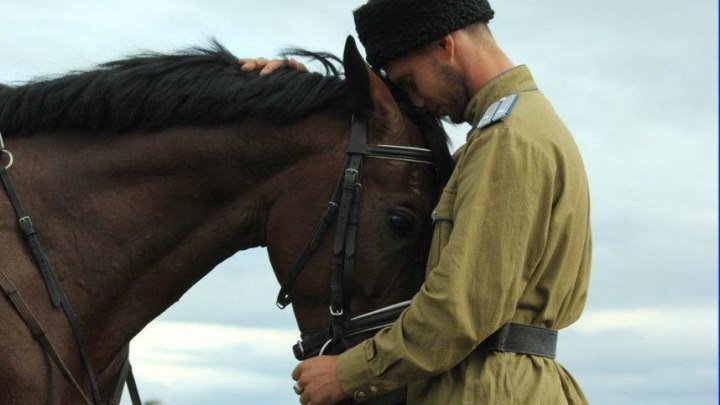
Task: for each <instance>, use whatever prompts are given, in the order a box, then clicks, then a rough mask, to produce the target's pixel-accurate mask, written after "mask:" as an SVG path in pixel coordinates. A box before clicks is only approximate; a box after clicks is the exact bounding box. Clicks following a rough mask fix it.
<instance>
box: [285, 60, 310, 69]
mask: <svg viewBox="0 0 720 405" xmlns="http://www.w3.org/2000/svg"><path fill="white" fill-rule="evenodd" d="M288 66H289V67H290V69H292V70H298V71H301V72H307V67H305V65H303V64H302V63H300V62H298V61H297V60H295V59H293V58H290V59H289V60H288Z"/></svg>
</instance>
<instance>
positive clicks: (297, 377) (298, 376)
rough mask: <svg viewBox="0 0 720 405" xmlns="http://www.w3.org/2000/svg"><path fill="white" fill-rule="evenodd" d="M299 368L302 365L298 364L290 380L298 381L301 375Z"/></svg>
mask: <svg viewBox="0 0 720 405" xmlns="http://www.w3.org/2000/svg"><path fill="white" fill-rule="evenodd" d="M300 367H302V363H300V364H298V365H297V366H296V367H295V369H294V370H293V372H292V379H293V380H295V381H297V380H299V379H300V374H302V370H301V369H300Z"/></svg>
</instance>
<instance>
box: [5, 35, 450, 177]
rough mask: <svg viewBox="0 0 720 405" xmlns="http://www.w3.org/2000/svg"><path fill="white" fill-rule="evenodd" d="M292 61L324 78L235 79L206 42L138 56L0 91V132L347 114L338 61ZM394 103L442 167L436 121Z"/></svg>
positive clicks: (225, 58)
mask: <svg viewBox="0 0 720 405" xmlns="http://www.w3.org/2000/svg"><path fill="white" fill-rule="evenodd" d="M293 54H298V55H301V56H306V57H310V58H313V59H315V60H317V61H319V62H320V63H322V65H323V66H324V68H325V70H326V72H325V74H320V73H308V72H298V71H293V70H290V69H285V70H282V71H279V72H276V73H274V74H272V75H269V76H266V77H263V79H262V80H258V73H257V72H241V71H240V69H239V65H238V58H237V57H236V56H235V55H233V54H232V53H230V52H229V51H228V50H227V49H225V47H223V46H222V45H221V44H220V43H218V42H216V41H212V43H211V45H210V46H209V47H206V48H202V47H195V48H191V49H188V50H186V51H181V52H179V53H175V54H169V55H168V54H159V53H146V54H141V55H137V56H134V57H130V58H127V59H122V60H117V61H113V62H108V63H105V64H103V65H100V66H99V67H98V68H97V69H95V70H90V71H85V72H73V73H70V74H68V75H65V76H61V77H57V78H52V79H40V80H36V81H32V82H29V83H27V84H24V85H21V86H18V87H11V86H7V85H2V84H0V131H1V132H2V133H4V134H6V135H9V136H11V137H12V136H17V135H29V134H33V133H38V132H59V131H76V132H83V133H87V134H88V135H90V134H113V133H115V134H117V133H122V132H128V131H131V130H132V131H156V130H162V129H166V128H170V127H175V126H183V125H220V124H228V123H232V122H237V121H238V120H239V119H241V118H243V117H248V116H254V117H261V118H265V119H268V120H272V121H273V122H280V123H289V122H292V121H295V120H298V119H301V118H304V117H306V116H307V115H308V114H310V113H312V112H315V111H318V110H320V109H323V108H328V107H334V108H341V109H345V110H347V109H348V107H347V102H346V95H347V89H346V86H345V82H344V80H343V77H342V74H341V73H340V71H339V70H338V69H337V68H336V67H335V64H338V63H339V62H340V61H339V59H338V58H337V57H335V56H332V55H330V54H327V53H316V52H309V51H303V50H295V51H293ZM396 97H397V98H399V99H400V100H399V101H400V103H399V104H400V105H401V106H402V107H403V110H404V112H405V113H406V114H408V115H409V116H410V118H411V119H412V120H413V121H414V122H415V124H416V125H418V126H419V127H420V129H421V130H422V131H423V134H424V135H425V138H426V140H427V142H428V143H429V144H430V146H431V149H433V150H434V151H436V153H437V152H440V153H439V155H438V156H436V159H441V160H442V161H443V163H442V165H443V166H447V165H446V164H445V163H448V162H449V160H448V161H447V162H446V158H445V155H447V156H448V159H449V152H447V135H446V134H445V132H444V130H443V129H442V127H441V125H440V123H439V121H438V120H437V119H434V118H432V117H430V116H428V115H426V114H423V113H420V112H419V111H417V110H416V109H414V108H412V107H410V103H409V102H408V101H407V100H402V99H403V95H402V94H401V93H398V94H396ZM448 174H449V172H448ZM442 177H444V176H442Z"/></svg>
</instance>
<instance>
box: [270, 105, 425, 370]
mask: <svg viewBox="0 0 720 405" xmlns="http://www.w3.org/2000/svg"><path fill="white" fill-rule="evenodd" d="M345 154H346V157H345V164H344V166H343V171H342V173H341V176H340V179H339V180H338V184H337V186H336V188H335V191H334V193H333V197H332V199H331V200H330V202H329V203H328V205H327V207H326V208H325V211H324V212H323V214H322V217H321V218H320V221H319V222H318V225H317V228H316V229H315V232H314V233H313V235H312V237H311V238H310V241H309V242H308V243H307V245H306V246H305V248H304V249H303V250H302V252H301V253H300V255H299V257H298V259H297V260H296V261H295V264H294V265H293V266H292V268H291V270H290V272H288V274H287V275H286V276H285V279H284V280H283V282H282V284H281V287H280V292H279V293H278V297H277V306H278V307H279V308H280V309H283V308H285V307H286V306H287V305H288V304H290V302H291V297H290V291H291V290H292V288H293V285H294V284H295V281H296V280H297V278H298V276H299V275H300V272H301V271H302V269H303V268H304V267H305V264H306V263H307V261H308V259H309V258H310V256H312V254H313V253H314V252H315V251H316V250H317V248H318V246H319V245H320V242H321V241H322V239H323V237H324V236H325V233H326V232H327V230H328V228H329V226H330V225H331V224H332V223H333V222H334V221H336V222H337V225H336V228H335V235H334V237H333V245H332V246H333V257H332V268H331V274H330V308H329V310H330V320H329V322H328V327H327V328H326V329H322V330H317V331H312V332H303V333H302V335H301V340H299V341H298V342H297V344H295V346H293V353H294V354H295V357H296V358H297V359H298V360H304V359H307V358H309V357H312V356H315V355H322V354H326V353H329V352H330V351H333V352H338V353H339V352H342V351H344V350H345V349H346V348H347V340H348V339H349V338H352V337H356V336H359V335H362V334H365V333H368V332H372V331H375V330H378V329H381V328H383V327H385V326H388V325H390V324H392V323H393V322H394V320H395V319H397V317H398V316H399V315H400V313H401V312H402V311H403V310H404V309H405V308H406V307H407V306H408V305H409V303H410V301H405V302H401V303H397V304H394V305H391V306H389V307H385V308H381V309H378V310H376V311H373V312H370V313H367V314H363V315H359V316H356V317H353V318H350V317H349V315H348V314H349V313H350V311H349V302H350V300H349V291H350V287H351V284H352V280H353V273H354V269H355V245H356V238H357V226H358V219H359V218H358V217H359V208H360V194H361V191H362V183H361V174H362V162H363V158H365V157H368V158H376V159H389V160H399V161H404V162H412V163H420V164H426V165H435V162H434V160H433V154H432V151H431V150H429V149H425V148H417V147H413V146H397V145H368V144H367V123H366V122H365V121H364V120H362V119H357V118H356V117H354V116H353V119H352V124H351V128H350V140H349V142H348V146H347V149H346V152H345Z"/></svg>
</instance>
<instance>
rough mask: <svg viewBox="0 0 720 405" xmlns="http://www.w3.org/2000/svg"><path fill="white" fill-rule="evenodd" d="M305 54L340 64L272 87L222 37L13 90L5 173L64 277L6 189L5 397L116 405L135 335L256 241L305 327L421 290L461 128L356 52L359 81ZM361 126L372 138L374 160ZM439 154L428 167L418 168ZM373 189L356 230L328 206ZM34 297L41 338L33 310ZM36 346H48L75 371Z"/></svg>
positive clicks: (357, 205) (1, 235) (1, 114)
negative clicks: (421, 108) (449, 126)
mask: <svg viewBox="0 0 720 405" xmlns="http://www.w3.org/2000/svg"><path fill="white" fill-rule="evenodd" d="M305 55H306V56H308V55H309V56H313V57H315V58H317V59H319V60H320V62H321V63H323V65H324V66H325V68H326V72H325V73H324V74H321V73H308V72H297V71H291V70H284V71H281V72H277V73H275V74H273V75H269V76H265V77H259V75H258V74H257V73H256V72H249V73H246V72H241V71H240V69H238V64H237V60H238V58H237V57H235V56H234V55H233V54H231V53H230V52H229V51H228V50H227V49H225V48H224V47H223V46H222V45H221V44H219V43H217V42H214V41H213V43H212V44H211V46H209V47H204V48H192V49H189V50H185V51H181V52H178V53H173V54H159V53H149V54H141V55H137V56H134V57H130V58H126V59H122V60H118V61H114V62H109V63H106V64H103V65H100V66H99V67H97V68H95V69H93V70H89V71H85V72H74V73H70V74H67V75H64V76H60V77H57V78H52V79H40V80H36V81H32V82H29V83H26V84H23V85H20V86H6V85H0V134H2V136H4V137H5V138H4V140H5V145H4V146H3V145H0V150H2V152H0V167H3V168H7V170H5V174H7V175H8V176H9V175H12V183H13V184H14V190H15V191H16V192H17V196H19V197H20V199H21V200H22V203H23V204H24V207H25V209H26V212H27V213H28V214H30V215H31V216H32V223H31V224H30V227H31V228H32V232H33V235H35V236H36V237H37V236H39V238H41V240H42V245H41V251H43V252H44V253H45V254H46V259H47V261H48V262H49V263H51V264H49V263H46V264H45V267H44V269H45V270H47V269H48V268H50V269H51V270H52V271H54V273H53V274H55V276H54V277H55V285H52V284H53V282H52V280H53V276H48V275H47V274H45V273H42V272H41V273H42V274H38V265H37V264H36V262H42V261H43V259H42V258H41V259H38V257H37V255H36V254H35V250H36V249H35V247H33V248H32V249H31V248H28V246H27V245H26V239H28V238H30V236H27V237H26V235H28V232H25V234H24V233H23V231H27V230H28V229H29V228H28V225H29V222H30V217H29V216H27V217H25V218H21V219H20V221H19V222H18V220H17V218H14V217H13V215H12V213H13V210H14V209H15V208H16V207H14V206H13V205H12V204H11V201H10V199H9V198H5V194H3V193H0V246H1V247H2V248H1V250H0V274H2V275H3V276H4V280H5V281H6V283H5V284H7V285H11V286H12V287H9V288H5V291H4V292H5V294H0V295H2V298H0V319H2V322H0V340H1V341H2V344H1V345H0V364H2V367H0V393H2V394H1V395H0V404H1V405H5V404H16V403H22V404H48V405H54V404H78V403H83V401H84V403H92V404H94V405H95V404H100V403H106V402H109V403H117V402H118V401H119V395H120V393H118V390H117V387H118V385H117V384H118V379H119V378H120V377H118V376H119V375H121V374H122V372H123V370H126V367H127V363H126V358H127V350H128V344H129V342H130V341H131V339H132V338H133V337H134V336H135V335H137V334H138V332H140V331H141V330H142V329H143V327H145V326H146V325H147V324H148V323H149V322H150V321H152V320H153V319H154V318H155V317H157V316H158V315H159V314H161V313H162V312H163V311H164V310H165V309H167V308H168V307H169V306H170V305H172V304H173V303H174V302H176V301H177V300H178V299H179V298H180V297H181V296H182V295H183V294H184V293H185V292H186V291H187V290H188V289H189V288H191V287H192V286H193V284H195V283H196V282H197V281H198V280H200V279H201V278H202V277H203V276H205V275H206V274H207V273H209V272H210V271H211V270H212V269H213V268H214V267H215V266H216V265H217V264H219V263H220V262H222V261H223V260H225V259H227V258H228V257H230V256H231V255H233V254H234V253H236V252H238V251H240V250H243V249H248V248H251V247H257V246H266V247H267V251H268V255H269V258H270V262H271V264H272V267H273V270H274V272H275V276H276V277H277V279H278V281H279V282H280V283H281V284H282V285H283V287H287V288H285V289H284V290H285V292H284V294H281V295H284V298H285V304H283V305H287V302H290V301H291V303H292V309H293V311H294V315H295V317H296V320H297V324H298V328H299V329H300V331H303V332H305V331H314V330H318V329H323V328H327V327H328V323H329V321H328V319H336V320H341V321H343V322H347V321H348V320H349V319H351V318H352V317H353V316H358V315H360V314H365V313H372V311H375V310H377V309H378V308H385V307H388V306H391V307H392V304H395V303H398V302H403V301H404V300H409V299H410V298H411V297H412V296H413V294H414V293H415V292H416V291H417V289H418V288H419V285H420V283H421V281H422V277H423V274H424V263H425V255H426V249H427V243H428V241H429V236H430V232H431V223H430V215H429V214H430V210H431V209H432V208H433V206H434V204H435V203H436V201H437V196H438V193H439V190H441V188H442V186H443V185H444V183H445V182H446V181H447V178H448V177H449V174H450V172H451V169H452V159H451V157H450V154H449V151H448V145H447V136H446V135H445V133H444V131H443V130H442V127H441V126H440V125H439V122H438V121H437V120H435V119H433V118H430V117H428V116H426V115H424V114H422V113H421V112H418V110H416V109H414V108H413V107H412V106H411V104H410V103H409V102H408V101H407V100H406V99H403V97H402V95H401V94H399V93H396V92H395V91H394V89H392V87H391V86H390V84H389V83H387V82H386V81H384V80H383V79H382V78H381V77H380V76H379V75H378V74H377V73H376V72H374V71H373V70H371V69H370V68H369V67H368V66H367V64H366V63H365V62H364V60H363V59H362V57H361V56H360V54H359V52H358V50H357V48H356V46H355V45H354V42H353V41H350V40H348V42H347V44H346V48H345V53H344V58H343V60H342V61H341V62H342V65H343V68H344V72H345V73H344V77H343V75H342V74H341V73H339V72H338V70H337V69H336V68H335V67H334V65H333V63H332V62H333V61H332V59H331V58H330V57H329V56H328V55H326V54H321V53H310V52H307V53H306V54H305ZM351 133H358V134H360V135H364V136H366V138H367V144H366V145H364V146H363V147H364V148H365V149H363V150H361V151H360V150H358V148H359V147H360V146H362V145H360V146H359V143H358V142H357V140H356V141H349V140H348V139H349V134H351ZM2 136H0V139H2ZM1 143H2V141H0V144H1ZM380 145H386V146H380ZM387 145H389V146H387ZM403 147H410V148H405V149H403ZM423 148H426V149H429V151H430V152H427V151H424V152H423ZM351 149H352V150H354V151H355V152H356V154H355V155H352V156H356V157H355V158H354V159H355V160H354V161H355V162H356V163H358V162H359V163H362V182H361V184H362V186H360V180H359V176H357V175H358V174H359V173H360V170H355V169H353V167H350V166H351V165H353V164H355V163H352V162H350V160H351V159H350V157H351V153H350V150H351ZM360 149H362V148H360ZM403 150H405V151H410V152H413V151H414V152H417V153H415V154H413V153H410V155H409V157H408V156H405V157H403ZM383 151H384V152H383ZM426 152H427V153H429V154H430V155H431V157H430V158H429V159H430V160H431V161H432V164H427V163H428V161H427V159H428V158H423V159H421V158H419V157H417V156H419V155H423V156H424V155H425V154H426ZM358 153H359V155H357V154H358ZM357 156H359V157H357ZM372 157H375V159H373V158H372ZM363 158H364V159H363ZM359 163H358V165H359ZM356 166H357V165H356ZM351 169H352V170H351ZM357 169H359V167H357ZM353 170H354V171H355V173H354V174H355V175H356V176H355V177H353V178H351V179H349V180H348V178H347V177H341V178H340V180H339V179H338V175H340V174H341V173H344V174H345V175H347V173H350V174H353ZM343 182H345V183H349V184H345V185H344V186H345V187H343V184H341V183H343ZM6 192H7V190H6ZM7 193H8V194H10V193H9V192H7ZM360 193H361V195H362V198H361V199H360V200H359V202H358V200H354V201H353V200H351V203H350V206H349V208H346V209H345V214H346V215H345V216H346V217H348V218H345V219H344V221H345V222H341V221H340V219H334V218H335V217H334V216H330V215H328V212H330V211H342V209H343V208H342V207H340V208H338V207H337V206H338V202H334V201H339V200H340V197H338V196H343V198H344V196H345V195H346V194H352V195H353V196H355V197H359V196H360ZM328 201H330V204H328ZM340 205H342V204H340ZM321 218H322V219H321ZM23 220H25V223H23ZM318 220H320V226H317V222H318ZM19 224H20V226H19ZM20 228H22V231H21V229H20ZM338 228H342V230H341V229H338ZM351 228H352V229H353V231H354V232H356V233H354V234H350V233H349V231H348V229H351ZM326 230H327V232H325V231H326ZM333 231H334V232H335V237H331V236H330V235H331V233H332V232H333ZM340 231H345V234H341V236H338V234H340V233H341V232H340ZM338 238H339V239H340V242H338V240H339V239H338ZM28 240H29V239H28ZM37 240H39V239H37ZM308 240H311V242H312V243H310V245H312V247H311V248H310V249H308V248H307V247H306V246H309V245H308ZM351 242H352V243H351ZM338 245H342V246H340V247H341V249H339V250H340V253H339V256H342V257H344V261H345V262H346V264H348V263H349V264H351V265H352V268H354V269H355V270H354V272H350V277H348V274H344V275H343V273H341V274H340V277H341V278H342V282H341V283H340V284H341V285H344V286H345V289H344V290H343V291H342V293H341V295H340V299H341V305H342V306H341V307H339V308H338V307H333V305H336V303H335V302H334V301H333V300H334V298H333V297H337V296H338V294H337V291H334V292H333V291H331V290H333V289H332V288H331V285H333V286H336V285H337V283H336V282H335V281H337V280H335V281H334V279H335V278H337V275H336V273H335V272H334V271H331V270H330V268H331V267H332V268H333V269H336V268H337V267H338V260H337V258H338V251H337V250H338V249H337V248H338ZM348 250H351V251H348ZM299 256H300V257H301V259H300V260H296V259H297V258H298V257H299ZM348 258H351V259H352V260H350V261H349V262H348ZM331 261H332V262H333V264H332V266H331ZM339 261H343V260H339ZM298 263H299V264H298ZM341 267H342V266H341ZM40 268H41V270H42V269H43V266H40ZM298 269H300V270H302V272H300V271H299V270H298ZM346 270H347V269H346ZM45 279H50V282H49V284H46V282H45ZM288 280H291V281H290V282H288ZM293 281H294V283H293ZM53 289H56V290H59V291H61V292H60V293H58V291H54V295H53V291H52V290H53ZM49 293H50V298H51V299H49V298H48V294H49ZM58 294H60V295H61V296H62V297H64V298H66V300H67V303H68V308H69V311H66V312H70V315H68V319H69V317H71V316H72V315H74V316H75V317H76V320H75V323H76V324H77V325H76V326H77V329H79V331H80V333H79V334H80V336H81V338H82V339H79V340H76V338H75V335H77V334H78V333H77V332H78V331H76V330H75V329H74V328H73V326H72V323H73V322H72V321H69V320H68V319H66V317H65V316H63V314H62V311H60V309H59V307H60V305H58V303H57V302H55V301H57V300H58V298H57V296H58ZM18 297H21V298H22V302H23V304H24V305H26V307H27V309H28V311H29V312H32V313H33V314H34V319H35V320H36V321H37V324H38V325H39V327H41V328H42V331H41V332H42V333H40V332H38V331H31V329H30V328H29V327H28V325H27V322H24V321H23V319H24V318H23V316H19V313H18V310H17V305H16V304H17V302H16V301H15V300H16V299H17V298H18ZM53 297H54V298H53ZM62 297H61V298H62ZM279 298H281V297H279ZM343 299H344V300H343ZM69 303H72V307H70V306H69ZM62 309H63V310H66V308H65V306H62ZM329 309H330V312H332V313H333V314H332V315H330V314H329V313H328V312H329ZM343 312H344V313H343ZM333 317H334V318H333ZM36 332H37V333H36ZM37 335H42V336H37ZM36 339H37V341H36ZM343 340H344V339H343ZM40 341H47V342H51V343H52V346H53V350H54V351H55V354H56V355H57V357H58V358H59V359H60V360H61V362H62V363H63V364H64V366H65V367H66V370H65V371H63V370H62V369H61V367H59V366H57V364H58V363H57V360H55V359H51V357H53V356H51V355H50V353H48V352H47V351H46V350H43V347H44V345H40V344H38V342H40ZM337 343H338V342H334V343H333V345H334V346H342V344H340V345H337ZM343 343H345V344H347V342H343ZM80 349H82V350H80ZM324 349H325V347H324V348H323V350H324ZM79 350H80V351H84V352H86V355H85V356H79V355H78V351H79ZM333 350H335V352H337V351H341V350H342V347H340V348H336V349H333ZM53 360H55V361H53ZM88 370H89V371H88ZM67 374H69V375H70V377H68V375H67ZM91 375H94V377H91ZM72 376H74V379H73V378H71V377H72ZM93 379H94V380H96V381H95V382H94V383H93V381H91V380H93ZM73 381H75V384H76V387H73V384H72V382H73ZM120 387H121V385H120ZM120 392H121V391H120ZM103 400H104V401H106V402H103Z"/></svg>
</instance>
